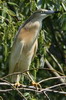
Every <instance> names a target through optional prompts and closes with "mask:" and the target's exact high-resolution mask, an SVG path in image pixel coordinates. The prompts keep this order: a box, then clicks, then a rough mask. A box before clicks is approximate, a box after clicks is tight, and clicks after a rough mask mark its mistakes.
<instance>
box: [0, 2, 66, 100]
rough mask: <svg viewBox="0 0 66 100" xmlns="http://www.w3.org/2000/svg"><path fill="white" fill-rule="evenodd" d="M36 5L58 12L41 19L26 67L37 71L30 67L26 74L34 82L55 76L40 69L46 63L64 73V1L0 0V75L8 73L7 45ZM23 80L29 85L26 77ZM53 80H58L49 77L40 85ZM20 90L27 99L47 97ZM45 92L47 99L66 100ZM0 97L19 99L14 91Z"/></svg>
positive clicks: (65, 12)
mask: <svg viewBox="0 0 66 100" xmlns="http://www.w3.org/2000/svg"><path fill="white" fill-rule="evenodd" d="M40 8H44V9H50V10H54V11H60V13H57V14H53V15H51V16H49V17H47V18H46V19H45V20H43V24H42V30H41V31H40V34H39V37H38V40H39V41H38V42H39V44H38V51H37V53H36V55H35V58H34V60H33V61H32V64H31V66H30V69H32V68H37V70H32V71H30V73H31V74H32V75H33V77H34V80H35V81H37V82H38V81H40V80H42V79H45V78H49V77H52V76H56V75H55V73H54V72H52V71H50V70H47V69H45V70H42V68H49V66H51V67H52V68H53V69H55V70H56V71H58V72H60V73H61V75H65V74H66V0H0V78H2V77H3V76H5V75H7V74H8V71H9V57H10V53H11V47H12V44H13V41H14V36H15V34H16V32H17V31H18V28H19V26H21V24H23V23H24V22H25V21H26V20H27V19H28V18H29V16H30V15H31V14H32V13H33V12H34V11H36V10H37V9H40ZM48 64H49V65H48ZM39 68H41V69H39ZM56 73H57V72H56ZM24 83H25V84H29V85H30V82H29V81H28V80H27V79H25V80H24ZM57 83H60V80H59V79H58V80H50V81H47V82H44V83H42V84H41V85H42V86H43V88H46V87H49V86H51V85H55V84H57ZM3 88H5V89H6V88H7V87H0V89H3ZM60 88H61V87H60ZM65 90H66V89H65ZM22 92H23V94H24V96H25V97H26V98H27V100H48V99H47V98H46V96H45V95H44V94H38V93H34V92H30V91H29V92H27V91H22ZM47 94H48V96H49V98H50V100H52V99H53V100H58V99H59V100H66V95H62V94H58V93H49V92H47ZM0 96H2V100H22V99H21V97H20V96H19V95H18V93H17V92H14V91H11V92H7V93H0Z"/></svg>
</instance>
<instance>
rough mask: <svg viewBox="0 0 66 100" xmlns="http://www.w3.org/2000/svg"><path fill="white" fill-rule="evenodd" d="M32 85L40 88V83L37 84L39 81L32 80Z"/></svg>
mask: <svg viewBox="0 0 66 100" xmlns="http://www.w3.org/2000/svg"><path fill="white" fill-rule="evenodd" d="M32 85H33V86H34V87H36V89H37V90H40V89H41V85H40V84H39V83H36V82H34V81H33V82H32Z"/></svg>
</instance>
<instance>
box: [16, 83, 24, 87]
mask: <svg viewBox="0 0 66 100" xmlns="http://www.w3.org/2000/svg"><path fill="white" fill-rule="evenodd" d="M14 86H15V87H21V86H22V84H20V83H19V82H17V83H15V84H14Z"/></svg>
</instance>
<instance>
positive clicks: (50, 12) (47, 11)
mask: <svg viewBox="0 0 66 100" xmlns="http://www.w3.org/2000/svg"><path fill="white" fill-rule="evenodd" d="M59 12H60V11H52V10H45V11H44V13H45V14H53V13H59Z"/></svg>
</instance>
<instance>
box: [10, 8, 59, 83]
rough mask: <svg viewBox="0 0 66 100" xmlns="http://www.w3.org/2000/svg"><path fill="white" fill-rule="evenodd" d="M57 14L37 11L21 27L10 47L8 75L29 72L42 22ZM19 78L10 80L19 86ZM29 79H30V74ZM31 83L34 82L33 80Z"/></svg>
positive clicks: (42, 10)
mask: <svg viewBox="0 0 66 100" xmlns="http://www.w3.org/2000/svg"><path fill="white" fill-rule="evenodd" d="M57 12H58V11H51V10H45V9H40V10H37V11H36V12H34V13H33V14H32V15H31V16H30V17H29V18H28V20H27V21H25V23H24V24H23V25H21V27H20V28H19V30H18V32H17V34H16V37H15V40H14V43H13V46H12V51H11V56H10V65H9V73H14V72H24V71H26V70H29V67H30V64H31V61H32V58H33V56H34V54H35V53H36V51H37V48H38V35H39V32H40V29H41V27H42V20H43V19H45V18H46V17H47V16H48V15H50V14H53V13H57ZM28 74H29V73H28ZM20 77H21V76H20V75H16V76H12V79H11V80H12V82H15V83H17V84H19V81H20ZM29 77H30V78H31V79H32V77H31V76H30V74H29ZM32 81H33V82H34V80H33V79H32Z"/></svg>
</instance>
